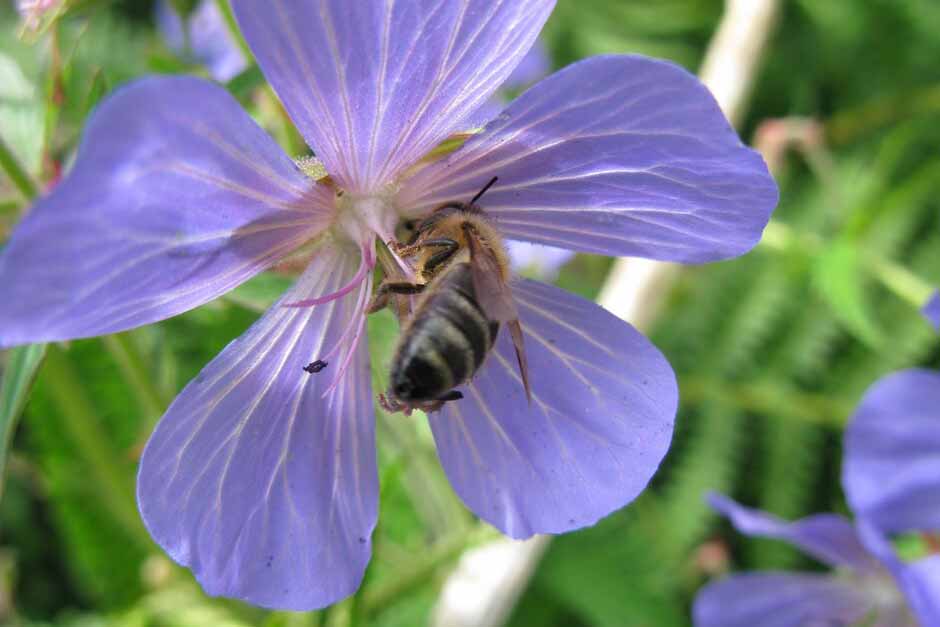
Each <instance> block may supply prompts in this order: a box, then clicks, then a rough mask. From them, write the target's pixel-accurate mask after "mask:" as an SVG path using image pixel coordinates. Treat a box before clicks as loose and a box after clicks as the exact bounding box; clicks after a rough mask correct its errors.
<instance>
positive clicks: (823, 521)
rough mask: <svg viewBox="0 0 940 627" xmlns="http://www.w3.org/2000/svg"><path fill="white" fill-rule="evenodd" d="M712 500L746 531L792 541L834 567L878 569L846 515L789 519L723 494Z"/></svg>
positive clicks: (819, 515) (739, 528)
mask: <svg viewBox="0 0 940 627" xmlns="http://www.w3.org/2000/svg"><path fill="white" fill-rule="evenodd" d="M708 503H709V504H710V505H711V506H712V507H713V508H715V509H716V510H718V511H719V512H721V513H722V514H723V515H724V516H726V517H727V518H728V519H729V520H730V521H731V523H732V524H733V525H734V527H735V529H737V530H738V531H740V532H741V533H743V534H746V535H749V536H763V537H767V538H776V539H778V540H783V541H784V542H789V543H790V544H792V545H794V546H796V547H798V548H800V549H801V550H803V551H805V552H806V553H807V554H809V555H812V556H813V557H815V558H816V559H818V560H819V561H821V562H823V563H825V564H828V565H830V566H834V567H837V566H847V567H849V568H852V569H854V570H856V571H857V572H860V573H865V572H870V571H872V570H874V569H876V568H877V563H876V562H875V561H874V560H873V559H872V556H871V555H870V554H869V553H868V551H867V550H865V547H864V546H863V545H862V543H861V541H860V540H859V539H858V534H857V533H856V530H855V527H854V526H853V525H852V523H851V522H849V521H848V520H846V519H845V518H844V517H843V516H839V515H837V514H817V515H815V516H808V517H806V518H803V519H801V520H797V521H794V522H786V521H783V520H780V519H779V518H777V517H776V516H771V515H770V514H767V513H765V512H762V511H759V510H756V509H750V508H748V507H743V506H742V505H739V504H738V503H735V502H734V501H733V500H731V499H729V498H728V497H726V496H723V495H721V494H716V493H711V494H709V495H708Z"/></svg>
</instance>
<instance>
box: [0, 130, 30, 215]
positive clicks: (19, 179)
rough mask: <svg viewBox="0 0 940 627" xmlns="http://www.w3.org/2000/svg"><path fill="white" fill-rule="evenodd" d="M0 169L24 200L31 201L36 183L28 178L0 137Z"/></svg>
mask: <svg viewBox="0 0 940 627" xmlns="http://www.w3.org/2000/svg"><path fill="white" fill-rule="evenodd" d="M0 168H2V169H3V171H4V172H5V173H6V175H7V178H9V179H10V182H11V183H13V185H14V187H16V189H17V190H19V192H20V194H22V195H23V197H24V198H26V200H32V199H33V198H35V197H36V193H37V187H36V183H35V182H33V179H32V178H30V176H29V174H28V173H27V172H26V170H25V169H24V168H23V166H22V165H21V164H20V162H19V160H18V159H17V158H16V155H14V154H13V151H12V150H10V147H9V146H8V145H7V143H6V142H5V141H4V140H3V137H0Z"/></svg>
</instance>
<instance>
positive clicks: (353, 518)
mask: <svg viewBox="0 0 940 627" xmlns="http://www.w3.org/2000/svg"><path fill="white" fill-rule="evenodd" d="M357 262H358V260H357V258H356V256H355V255H352V254H349V253H348V252H343V253H340V252H339V251H338V250H334V249H332V248H327V249H326V250H322V251H320V252H319V253H318V257H317V258H316V259H315V261H314V262H313V264H312V265H311V267H310V268H309V269H308V270H307V272H306V273H305V274H304V275H303V277H301V278H300V280H299V281H298V283H297V285H296V286H295V287H294V288H293V289H292V290H291V291H290V292H289V293H288V294H286V295H285V296H284V297H283V298H282V299H281V301H280V303H279V304H276V305H274V307H273V308H272V309H271V310H269V311H268V312H267V313H266V314H265V315H264V317H262V318H261V319H260V320H259V321H258V322H257V323H255V325H254V326H252V327H251V329H249V330H248V332H247V333H245V335H243V336H242V337H240V338H239V339H237V340H235V341H234V342H232V343H231V344H229V345H228V346H227V347H226V348H225V350H223V351H222V353H221V354H220V355H219V356H218V357H216V358H215V359H214V360H213V361H212V362H211V363H210V364H209V365H208V366H206V368H205V369H204V370H203V371H202V372H201V373H200V374H199V376H197V377H196V379H194V380H193V381H192V382H191V383H190V384H189V385H188V386H186V388H185V389H184V390H183V392H182V393H181V394H180V395H179V397H177V399H176V400H175V401H174V402H173V404H172V405H171V406H170V408H169V410H167V413H166V415H165V416H164V417H163V419H162V420H161V421H160V423H159V424H158V425H157V428H156V430H155V431H154V434H153V436H152V437H151V438H150V441H149V442H148V443H147V448H146V449H145V450H144V455H143V459H142V460H141V464H140V473H139V476H138V480H137V498H138V501H139V505H140V511H141V514H142V515H143V518H144V522H145V523H146V525H147V528H148V529H149V530H150V533H151V534H152V535H153V537H154V539H155V540H156V541H157V542H158V543H159V544H160V545H161V546H162V547H163V548H164V549H166V551H167V553H169V554H170V556H171V557H172V558H173V559H174V560H176V561H177V562H179V563H180V564H183V565H185V566H188V567H190V568H191V569H192V570H193V573H194V574H195V575H196V578H197V579H198V580H199V582H200V583H201V584H202V585H203V587H204V588H205V590H206V592H208V593H209V594H212V595H223V596H229V597H236V598H239V599H244V600H246V601H249V602H251V603H254V604H257V605H262V606H266V607H273V608H281V609H289V610H309V609H313V608H317V607H323V606H325V605H329V604H330V603H333V602H335V601H338V600H339V599H342V598H343V597H346V596H348V595H350V594H352V593H353V592H355V590H356V588H358V586H359V582H360V580H361V579H362V575H363V572H364V570H365V567H366V564H367V563H368V561H369V556H370V552H371V545H370V536H371V533H372V530H373V528H374V526H375V522H376V515H377V511H376V510H377V504H378V478H377V474H376V462H375V441H374V414H373V409H372V399H371V394H370V383H369V357H368V350H367V348H366V346H365V343H364V342H361V343H360V344H359V346H358V348H357V349H356V351H355V353H354V357H353V361H352V362H351V366H350V368H349V370H348V371H347V372H346V374H345V375H344V377H343V379H342V381H341V383H340V385H339V386H338V387H337V388H335V389H334V391H333V392H332V394H330V395H327V396H326V397H324V392H325V391H326V390H327V388H328V386H329V385H330V382H331V379H332V374H331V373H333V372H335V371H336V369H337V368H338V367H339V365H340V358H339V357H337V358H336V359H335V360H333V359H331V360H330V361H329V365H328V366H327V369H326V370H324V371H323V372H320V373H317V374H308V373H307V372H305V371H304V370H303V367H304V366H305V365H307V364H308V363H309V362H311V361H313V360H314V359H316V358H318V357H320V356H321V355H323V353H324V352H325V351H326V350H328V348H329V347H330V346H332V345H334V344H335V343H336V342H338V341H339V340H340V338H341V335H342V334H343V332H344V329H346V328H347V325H348V324H349V323H350V322H353V323H356V324H358V323H359V321H360V320H361V318H362V316H363V312H362V304H363V303H364V302H365V296H363V294H367V288H366V287H364V288H363V289H362V290H360V294H359V295H358V296H357V294H356V293H353V294H350V295H348V296H346V297H344V298H343V299H341V300H337V301H333V302H332V303H330V304H328V305H324V306H322V307H313V308H307V309H298V308H289V307H283V306H281V305H282V304H283V303H286V302H291V301H295V300H300V299H304V298H307V297H311V296H317V295H320V294H324V293H327V292H332V291H334V290H336V289H337V288H338V287H339V286H341V285H342V284H343V283H344V282H345V281H348V280H349V279H350V278H351V277H352V276H353V274H354V271H355V270H356V265H357ZM368 283H369V282H364V284H363V285H364V286H367V285H368Z"/></svg>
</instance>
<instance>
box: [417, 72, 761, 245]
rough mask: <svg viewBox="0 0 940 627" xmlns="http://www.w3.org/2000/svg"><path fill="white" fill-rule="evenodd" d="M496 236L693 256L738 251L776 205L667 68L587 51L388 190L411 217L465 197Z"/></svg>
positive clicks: (702, 96) (733, 143) (702, 97)
mask: <svg viewBox="0 0 940 627" xmlns="http://www.w3.org/2000/svg"><path fill="white" fill-rule="evenodd" d="M494 176H498V177H499V181H498V182H497V183H496V184H495V185H494V186H493V187H492V188H490V190H489V191H487V192H486V196H484V198H483V199H482V200H481V203H480V204H481V206H483V208H484V209H485V210H486V211H487V213H488V214H489V215H490V216H492V217H493V218H494V219H495V220H496V222H497V223H498V225H499V227H500V230H501V231H502V233H503V234H504V235H505V236H506V237H509V238H512V239H522V240H528V241H532V242H537V243H541V244H547V245H549V246H557V247H564V248H570V249H572V250H577V251H584V252H593V253H601V254H606V255H629V256H637V257H648V258H652V259H662V260H668V261H683V262H703V261H714V260H716V259H724V258H728V257H734V256H737V255H740V254H742V253H744V252H747V251H748V250H750V249H751V247H753V246H754V244H756V243H757V241H758V240H759V239H760V236H761V232H762V231H763V229H764V226H765V225H766V224H767V221H768V219H769V218H770V214H771V212H772V211H773V209H774V207H775V206H776V204H777V186H776V184H775V183H774V181H773V179H772V178H771V176H770V174H769V173H768V171H767V167H766V166H765V165H764V162H763V160H762V159H761V157H760V155H759V154H758V153H756V152H754V151H752V150H750V149H749V148H747V147H745V146H744V145H742V144H741V141H740V140H739V139H738V137H737V135H736V134H735V132H734V131H733V130H732V129H731V127H730V126H729V124H728V122H727V121H726V120H725V118H724V116H723V115H722V113H721V110H720V109H719V108H718V105H717V103H716V102H715V100H714V98H712V96H711V94H710V93H709V92H708V90H707V89H706V88H705V87H704V86H703V85H702V84H701V83H700V82H699V81H698V79H696V78H695V77H694V76H693V75H691V74H689V73H688V72H686V71H685V70H683V69H681V68H679V67H678V66H676V65H673V64H671V63H667V62H665V61H657V60H653V59H648V58H645V57H640V56H603V57H592V58H590V59H586V60H584V61H580V62H578V63H575V64H573V65H571V66H569V67H567V68H565V69H563V70H561V71H560V72H557V73H556V74H553V75H552V76H550V77H548V78H547V79H545V80H543V81H541V82H539V83H537V84H536V85H535V86H534V87H532V88H531V89H530V90H529V91H527V92H525V93H524V94H522V95H521V96H520V97H519V98H518V99H517V100H515V101H514V102H513V103H512V104H510V105H509V107H508V108H507V109H506V110H505V111H504V112H503V113H502V114H501V115H500V116H499V117H498V118H496V119H494V120H493V121H492V122H490V123H489V124H488V125H487V126H486V128H485V129H484V131H483V132H482V133H480V134H479V135H477V136H475V137H473V138H471V139H470V140H469V141H468V142H467V143H466V144H465V145H464V146H463V147H462V148H461V149H460V150H458V151H457V152H455V153H453V154H452V155H450V156H449V157H448V158H447V159H443V160H441V161H439V162H436V163H432V164H431V165H429V166H427V167H426V168H424V169H423V170H421V171H419V172H418V173H417V174H416V175H415V176H414V177H412V178H411V179H410V180H409V181H408V182H407V183H406V186H405V189H403V190H402V192H401V194H400V197H399V202H400V205H401V207H402V208H405V209H409V210H413V211H414V212H415V213H416V214H419V213H424V212H428V211H430V210H431V209H433V208H434V207H436V206H438V205H439V204H441V203H444V202H450V201H455V200H463V201H466V200H469V199H470V198H472V197H473V195H474V194H475V193H476V192H477V191H478V190H480V189H481V188H482V187H483V185H484V184H485V183H486V182H487V181H489V180H490V179H491V178H492V177H494Z"/></svg>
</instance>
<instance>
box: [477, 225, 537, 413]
mask: <svg viewBox="0 0 940 627" xmlns="http://www.w3.org/2000/svg"><path fill="white" fill-rule="evenodd" d="M463 229H464V233H466V235H467V247H468V248H469V249H470V269H471V272H472V274H473V290H474V291H475V292H476V296H477V301H478V302H479V303H480V307H482V308H483V312H484V313H485V314H486V315H487V317H488V318H490V320H495V321H497V322H504V323H506V326H507V327H509V334H510V336H511V337H512V345H513V347H514V348H515V349H516V360H517V361H518V362H519V374H520V375H521V376H522V385H523V387H525V395H526V398H527V399H528V400H529V401H530V402H531V401H532V391H531V389H530V387H529V363H528V361H527V359H526V355H525V344H524V342H523V336H522V324H520V322H519V311H518V310H517V309H516V301H515V300H514V299H513V297H512V288H511V287H510V286H509V282H508V281H506V280H504V279H503V269H502V268H501V267H500V265H499V260H498V259H497V257H496V253H495V252H494V251H493V249H492V248H490V247H489V246H488V245H486V243H484V242H483V241H481V240H480V238H479V234H478V233H477V230H476V229H475V228H473V225H472V224H469V223H467V222H465V223H464V225H463Z"/></svg>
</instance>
